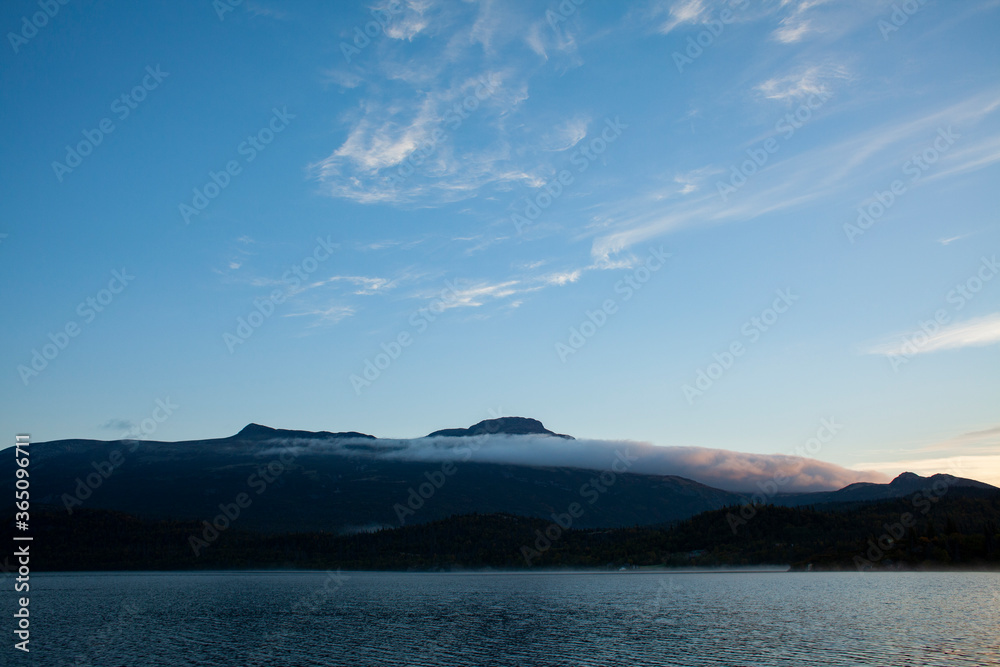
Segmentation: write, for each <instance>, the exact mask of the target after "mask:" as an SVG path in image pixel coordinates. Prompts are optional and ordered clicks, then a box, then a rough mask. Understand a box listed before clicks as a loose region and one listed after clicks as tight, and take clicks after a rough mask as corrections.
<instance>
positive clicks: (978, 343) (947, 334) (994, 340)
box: [867, 313, 1000, 356]
mask: <svg viewBox="0 0 1000 667" xmlns="http://www.w3.org/2000/svg"><path fill="white" fill-rule="evenodd" d="M921 335H922V336H923V338H921V342H920V343H919V344H917V343H916V342H914V341H913V340H912V337H913V336H912V333H908V334H906V335H905V336H904V337H903V340H894V341H892V342H887V343H881V344H878V345H875V346H872V347H870V348H868V350H867V353H868V354H886V355H899V354H903V355H906V356H912V355H916V354H929V353H931V352H938V351H940V350H957V349H960V348H963V347H983V346H985V345H996V344H998V343H1000V313H994V314H992V315H987V316H985V317H978V318H975V319H972V320H966V321H964V322H955V323H953V324H948V325H944V326H942V327H941V328H940V329H938V330H937V331H935V332H934V333H931V334H927V333H926V332H921ZM894 338H897V337H894Z"/></svg>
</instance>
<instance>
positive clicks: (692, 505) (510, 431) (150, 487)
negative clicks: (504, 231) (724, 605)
mask: <svg viewBox="0 0 1000 667" xmlns="http://www.w3.org/2000/svg"><path fill="white" fill-rule="evenodd" d="M489 435H507V436H510V437H512V438H516V437H518V436H534V437H537V436H549V437H552V438H562V439H566V440H567V442H566V447H568V448H569V447H572V446H573V445H572V443H571V442H569V440H572V438H571V436H567V435H562V434H558V433H554V432H552V431H550V430H548V429H546V428H545V427H544V426H543V424H542V423H541V422H540V421H538V420H535V419H528V418H522V417H504V418H500V419H492V420H486V421H483V422H479V423H478V424H475V425H473V426H471V427H469V428H460V429H444V430H441V431H435V432H433V433H431V434H429V436H427V437H429V438H447V439H449V440H450V439H454V442H449V443H448V444H447V446H449V447H453V448H455V450H456V451H457V452H459V453H463V452H464V453H467V454H468V456H459V457H458V458H457V459H456V460H455V461H453V462H451V463H442V462H441V461H438V460H434V461H429V460H411V459H404V458H402V457H394V456H393V455H394V453H397V452H401V451H403V450H405V448H406V445H405V443H402V444H401V442H400V441H398V440H383V439H379V438H376V437H375V436H372V435H368V434H365V433H358V432H355V431H349V432H329V431H320V432H310V431H297V430H286V429H275V428H270V427H267V426H262V425H259V424H249V425H247V426H246V427H245V428H243V429H242V430H241V431H240V432H239V433H237V434H235V435H232V436H229V437H226V438H215V439H209V440H191V441H185V442H146V441H121V440H119V441H111V442H104V441H97V440H58V441H53V442H41V443H35V444H33V445H32V446H31V447H32V449H31V452H32V459H31V461H32V462H31V475H32V487H31V494H32V501H33V503H45V504H49V505H53V506H58V507H63V508H66V510H67V513H68V512H69V511H73V512H75V511H79V510H81V509H103V510H113V511H121V512H127V513H129V514H131V515H135V516H137V517H139V518H141V519H143V520H178V521H190V520H195V521H202V520H206V521H211V520H212V519H213V518H214V517H216V516H218V515H219V513H220V512H221V511H223V508H226V507H231V506H232V504H233V503H234V502H236V500H237V498H242V497H245V499H246V506H245V507H242V508H241V510H240V516H239V518H238V525H239V527H240V529H242V530H253V531H261V532H269V533H292V532H309V531H328V532H332V533H337V534H340V533H352V532H360V531H368V530H372V529H377V528H391V527H400V526H404V525H407V526H408V525H413V524H422V523H429V522H433V521H438V520H441V519H445V518H447V517H450V516H454V515H458V514H468V513H478V514H497V513H506V514H512V515H518V516H523V517H534V518H539V519H544V520H551V517H552V516H553V514H557V515H565V514H566V513H567V512H569V511H570V508H573V507H576V508H577V510H576V511H577V516H575V517H573V526H574V527H576V528H584V529H587V528H616V527H626V526H639V525H645V526H650V525H663V524H667V523H671V522H676V521H678V520H682V519H686V518H688V517H691V516H694V515H696V514H699V513H701V512H705V511H708V510H714V509H719V508H722V507H727V506H734V505H742V504H744V503H746V502H748V501H751V500H752V499H751V498H750V497H749V494H740V493H734V492H730V491H724V490H721V489H717V488H713V487H711V486H707V485H705V484H701V483H699V482H697V481H694V480H691V479H687V478H684V477H679V476H673V475H647V474H633V473H630V472H622V470H625V468H618V469H617V470H619V471H618V472H612V471H611V470H605V471H603V472H602V471H598V470H592V469H584V468H573V467H538V466H529V465H515V464H500V463H485V462H480V461H477V460H476V458H475V450H476V448H477V447H478V446H479V445H480V444H481V442H482V441H481V440H478V438H481V437H484V436H489ZM439 444H440V443H439V442H438V443H437V444H435V441H430V444H429V445H428V446H429V447H436V446H439ZM442 446H443V445H442ZM13 467H14V462H13V459H12V457H5V458H3V459H0V475H3V479H6V480H10V481H9V482H8V484H13V481H12V480H14V474H13ZM935 485H937V486H940V487H943V488H948V489H951V488H956V487H962V488H978V489H987V490H988V489H993V488H994V487H990V486H989V485H987V484H982V483H980V482H975V481H974V480H966V479H959V478H954V477H949V476H941V475H935V476H933V477H929V478H923V477H919V476H917V475H913V474H912V473H904V474H903V475H900V476H899V477H898V478H897V479H895V480H893V481H892V482H891V483H889V484H852V485H850V486H847V487H845V488H843V489H840V490H838V491H831V492H822V493H799V494H778V495H775V496H773V497H765V498H764V499H763V500H764V502H766V503H772V504H776V505H784V506H802V505H810V506H821V505H823V506H825V505H829V504H838V505H839V506H843V505H844V503H848V502H854V503H866V502H873V501H880V500H885V499H891V498H900V497H909V496H912V495H913V494H916V493H921V492H922V491H923V490H933V488H934V487H935ZM757 500H760V497H758V498H757Z"/></svg>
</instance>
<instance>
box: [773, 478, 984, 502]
mask: <svg viewBox="0 0 1000 667" xmlns="http://www.w3.org/2000/svg"><path fill="white" fill-rule="evenodd" d="M951 488H971V489H984V490H993V491H996V490H998V489H997V487H995V486H991V485H990V484H986V483H984V482H977V481H976V480H974V479H966V478H964V477H955V476H953V475H944V474H938V475H931V476H930V477H921V476H920V475H917V474H915V473H912V472H904V473H902V474H901V475H899V476H898V477H896V479H894V480H892V481H891V482H889V483H888V484H872V483H869V482H859V483H857V484H850V485H848V486H845V487H844V488H842V489H838V490H837V491H820V492H815V493H794V494H778V495H776V496H775V497H774V498H773V499H770V502H772V503H773V504H775V505H785V506H786V507H796V506H799V505H820V504H827V503H849V502H872V501H876V500H889V499H892V498H905V497H907V496H912V495H914V494H917V493H923V492H925V491H926V492H928V493H930V494H932V495H940V494H941V493H943V492H945V491H946V490H947V489H951Z"/></svg>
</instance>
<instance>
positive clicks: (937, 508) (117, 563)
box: [3, 488, 1000, 571]
mask: <svg viewBox="0 0 1000 667" xmlns="http://www.w3.org/2000/svg"><path fill="white" fill-rule="evenodd" d="M4 532H5V533H11V532H13V517H10V520H8V521H5V522H4ZM32 535H33V537H34V541H33V543H32V547H31V549H32V552H31V553H32V569H33V570H45V571H73V570H76V571H79V570H185V569H269V568H298V569H336V568H341V569H354V570H361V569H364V570H388V569H392V570H454V569H472V568H497V569H526V568H531V567H547V568H552V567H565V568H569V567H572V568H613V569H618V568H621V567H633V566H692V565H693V566H706V567H710V566H742V565H767V564H771V565H774V564H790V565H792V566H793V567H794V568H797V569H856V568H858V569H869V568H870V569H913V568H946V567H976V568H993V569H996V568H1000V493H996V492H985V491H978V490H972V489H959V488H955V489H951V490H950V491H949V492H948V493H947V494H946V495H944V496H942V497H940V498H935V499H934V501H933V502H928V503H914V499H897V500H891V501H884V502H878V503H869V504H858V505H850V506H840V507H837V506H826V507H822V508H813V507H779V506H773V505H767V506H757V507H752V508H751V507H737V506H731V507H725V508H722V509H719V510H713V511H709V512H704V513H702V514H699V515H697V516H695V517H692V518H691V519H688V520H685V521H681V522H678V523H675V524H673V525H670V526H637V527H633V528H619V529H612V530H589V529H588V530H578V529H572V528H565V529H564V528H563V527H561V526H560V525H558V523H553V522H549V521H545V520H542V519H536V518H526V517H520V516H514V515H509V514H487V515H478V514H470V515H463V516H455V517H451V518H448V519H443V520H440V521H434V522H431V523H426V524H417V525H409V526H405V527H403V528H396V529H391V530H389V529H387V530H380V531H377V532H372V533H357V534H353V535H338V534H334V533H323V532H312V533H293V534H282V535H275V534H262V533H257V532H251V531H246V530H240V528H239V523H238V521H237V522H235V523H234V525H233V526H232V527H230V528H229V529H227V530H223V531H221V532H213V531H208V532H206V525H205V524H204V523H198V522H192V521H155V522H154V521H145V520H141V519H137V518H135V517H133V516H130V515H127V514H122V513H118V512H110V511H104V510H88V509H86V508H81V509H77V510H76V511H75V512H74V513H73V515H72V516H70V515H68V514H67V513H66V512H64V511H62V510H61V509H57V508H51V509H47V510H43V511H36V512H33V513H32ZM3 539H6V540H8V541H9V539H10V536H9V535H5V536H4V538H3ZM8 543H9V542H8Z"/></svg>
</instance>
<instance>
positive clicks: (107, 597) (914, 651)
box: [30, 572, 1000, 667]
mask: <svg viewBox="0 0 1000 667" xmlns="http://www.w3.org/2000/svg"><path fill="white" fill-rule="evenodd" d="M31 593H32V597H31V613H32V630H33V632H32V642H31V648H32V653H31V661H30V664H34V665H89V664H93V665H101V666H114V665H171V666H181V665H226V666H229V665H298V666H305V665H351V666H355V665H372V666H375V665H378V666H396V665H420V666H422V665H445V666H450V665H462V666H467V665H495V666H498V667H499V666H508V665H509V666H511V667H513V666H518V667H524V666H532V665H565V666H571V665H572V666H574V667H581V666H585V667H590V666H596V665H632V666H635V667H645V666H654V665H655V666H664V665H706V666H709V665H711V666H713V667H715V666H717V665H753V666H760V667H773V666H776V665H833V666H840V665H845V666H846V665H852V666H855V665H873V666H874V665H914V666H917V665H920V666H924V667H935V666H938V665H949V666H952V665H1000V614H998V607H1000V574H986V573H971V574H950V573H949V574H942V573H876V574H864V575H862V574H857V573H697V574H692V573H683V574H676V573H631V572H629V573H591V574H569V573H567V574H551V573H549V574H547V573H527V574H398V573H357V572H349V573H344V574H342V575H340V576H331V575H329V574H326V573H315V572H309V573H301V572H299V573H291V572H290V573H274V572H267V573H260V572H228V573H100V574H92V573H88V574H49V575H39V576H38V577H37V578H36V577H35V576H34V575H33V576H32V591H31Z"/></svg>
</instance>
